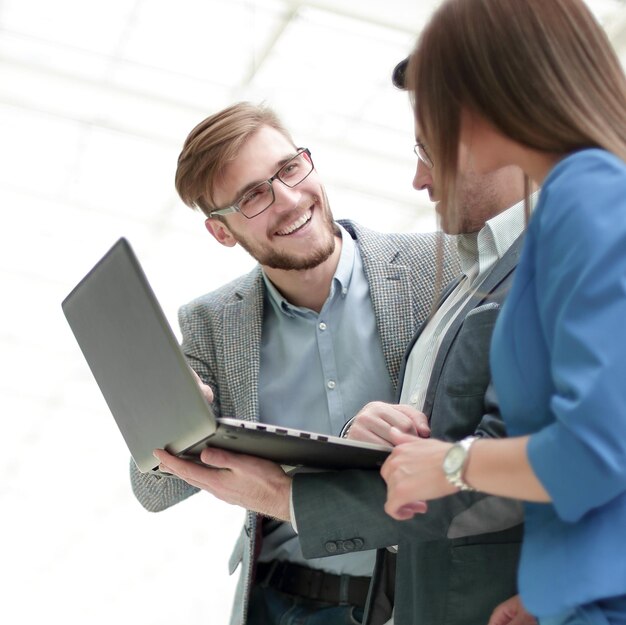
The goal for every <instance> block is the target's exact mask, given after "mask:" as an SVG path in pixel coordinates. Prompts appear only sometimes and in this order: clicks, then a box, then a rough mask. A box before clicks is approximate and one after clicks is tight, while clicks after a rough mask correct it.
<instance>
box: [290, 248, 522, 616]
mask: <svg viewBox="0 0 626 625" xmlns="http://www.w3.org/2000/svg"><path fill="white" fill-rule="evenodd" d="M520 248H521V238H520V239H518V241H516V242H515V243H514V245H513V246H512V248H511V249H510V250H509V251H508V252H507V254H506V255H505V256H504V257H503V258H502V259H501V260H500V262H499V263H498V264H497V265H496V266H495V267H494V268H493V270H492V272H491V274H490V275H489V276H488V277H487V279H486V281H485V282H484V283H483V285H482V287H481V289H480V292H479V293H477V294H476V295H475V296H474V297H472V298H471V300H470V301H469V302H468V303H467V304H466V306H465V307H464V309H463V310H462V311H461V313H460V314H459V315H458V316H457V317H456V319H455V321H454V323H453V325H452V326H451V328H450V329H449V331H448V332H447V334H446V336H445V338H444V341H443V343H442V345H441V348H440V350H439V354H438V356H437V359H436V362H435V365H434V371H433V375H432V377H431V380H430V383H429V387H428V389H427V395H426V401H425V410H424V412H425V413H426V414H427V415H428V416H429V419H430V426H431V430H432V434H431V435H432V436H433V437H434V438H439V439H443V440H449V441H456V440H459V439H461V438H463V437H465V436H468V435H470V434H474V433H476V434H478V435H479V436H489V437H500V436H504V435H505V432H504V427H503V424H502V421H501V419H500V414H499V410H498V404H497V401H496V398H495V396H494V393H493V389H492V387H491V384H490V371H489V344H490V339H491V333H492V331H493V327H494V324H495V321H496V318H497V315H498V312H499V309H500V305H501V304H502V302H503V299H504V297H505V295H506V293H507V291H508V288H509V285H510V281H511V279H512V275H513V270H514V268H515V266H516V264H517V260H518V257H519V252H520ZM453 286H454V285H453ZM420 331H421V329H420ZM418 336H419V331H418V333H417V335H416V336H415V338H414V339H413V342H415V340H417V337H418ZM413 342H412V343H411V344H410V345H409V349H408V350H407V357H408V354H409V352H410V348H411V347H412V345H413ZM405 364H406V358H405ZM400 379H402V377H401V378H400ZM292 492H293V502H294V508H295V513H296V520H297V522H298V532H299V537H300V544H301V546H302V551H303V553H304V555H305V556H306V557H307V558H313V557H323V556H325V555H330V554H332V553H341V552H342V551H343V552H345V551H352V550H356V549H360V548H362V549H378V550H379V551H378V554H377V562H376V569H375V574H374V577H373V579H372V585H371V587H370V597H369V601H368V609H367V612H366V621H365V622H366V623H367V624H368V625H379V624H380V623H384V622H385V621H386V620H387V618H389V615H390V611H391V607H392V602H393V603H395V613H394V621H395V623H396V624H397V625H411V624H415V625H418V624H419V625H426V624H427V625H485V623H487V621H488V620H489V615H490V614H491V611H492V610H493V608H494V607H495V606H496V605H497V604H498V603H499V602H500V601H502V600H504V599H507V598H508V597H510V596H512V595H514V594H515V593H516V592H517V589H516V572H517V561H518V557H519V548H520V541H521V538H522V526H521V522H522V508H521V505H520V503H519V502H516V501H512V500H508V499H502V498H498V497H491V496H486V495H483V494H481V493H472V492H464V493H459V494H456V495H453V496H450V497H445V498H443V499H438V500H435V501H431V502H429V510H428V512H427V513H426V514H424V515H416V518H414V519H413V520H410V521H403V522H398V521H394V520H393V519H392V518H391V517H389V516H387V515H386V514H385V512H384V510H383V505H384V502H385V499H386V487H385V483H384V482H383V480H382V478H381V477H380V474H379V473H378V472H375V471H344V472H339V473H326V474H300V475H296V476H295V478H294V482H293V491H292ZM338 510H341V513H337V511H338ZM356 539H358V540H356ZM392 545H398V555H397V562H396V566H395V570H394V567H393V566H391V564H392V563H391V560H392V559H393V558H394V556H393V555H392V554H391V553H390V552H389V550H387V549H385V547H388V546H392ZM394 573H395V583H394V579H393V577H394ZM394 586H395V599H392V597H393V595H394Z"/></svg>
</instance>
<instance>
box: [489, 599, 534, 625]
mask: <svg viewBox="0 0 626 625" xmlns="http://www.w3.org/2000/svg"><path fill="white" fill-rule="evenodd" d="M487 625H537V619H536V618H535V617H534V616H532V614H529V613H528V612H526V608H524V606H523V605H522V601H521V599H520V596H519V595H515V596H514V597H511V598H510V599H507V600H506V601H503V602H502V603H501V604H500V605H499V606H498V607H496V609H495V610H494V611H493V612H492V614H491V618H490V619H489V623H488V624H487Z"/></svg>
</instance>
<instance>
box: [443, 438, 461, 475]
mask: <svg viewBox="0 0 626 625" xmlns="http://www.w3.org/2000/svg"><path fill="white" fill-rule="evenodd" d="M464 460H465V450H464V449H463V448H462V447H461V446H460V445H454V446H453V447H450V450H449V451H448V453H447V454H446V457H445V458H444V460H443V470H444V471H445V473H447V474H448V475H450V474H451V473H455V472H456V471H458V470H459V469H460V468H461V467H462V466H463V461H464Z"/></svg>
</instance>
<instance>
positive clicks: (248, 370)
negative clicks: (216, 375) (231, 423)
mask: <svg viewBox="0 0 626 625" xmlns="http://www.w3.org/2000/svg"><path fill="white" fill-rule="evenodd" d="M263 294H264V285H263V278H262V275H261V269H260V268H259V267H257V268H256V270H255V271H253V272H252V274H251V280H250V281H249V282H248V283H246V284H244V285H243V286H242V288H241V289H239V290H238V291H237V292H236V293H235V295H234V301H233V302H231V303H230V304H228V305H227V306H225V307H224V313H223V323H224V332H223V339H224V340H223V342H222V344H221V346H220V347H221V358H222V360H221V361H222V363H224V375H225V379H226V383H227V385H228V389H229V391H230V396H231V397H232V403H233V406H232V410H233V414H226V413H225V412H224V411H225V409H226V407H225V406H223V407H222V412H223V416H225V417H236V418H239V419H246V420H247V421H258V415H259V394H258V384H259V365H260V360H261V329H262V324H263Z"/></svg>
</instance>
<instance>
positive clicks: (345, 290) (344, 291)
mask: <svg viewBox="0 0 626 625" xmlns="http://www.w3.org/2000/svg"><path fill="white" fill-rule="evenodd" d="M341 294H342V295H343V296H344V297H345V296H346V295H347V294H348V288H347V287H345V286H344V287H343V289H341Z"/></svg>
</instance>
